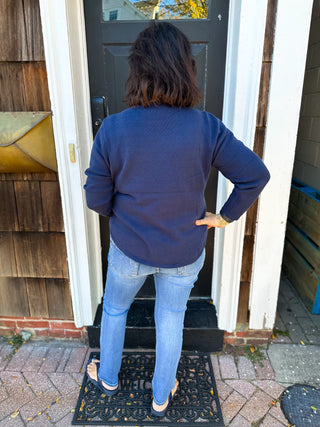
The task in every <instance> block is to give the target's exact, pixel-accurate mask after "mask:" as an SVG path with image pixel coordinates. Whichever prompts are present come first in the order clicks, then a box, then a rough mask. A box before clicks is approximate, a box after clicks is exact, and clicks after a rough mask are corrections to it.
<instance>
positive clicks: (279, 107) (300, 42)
mask: <svg viewBox="0 0 320 427" xmlns="http://www.w3.org/2000/svg"><path fill="white" fill-rule="evenodd" d="M312 4H313V0H280V1H278V9H277V19H276V31H275V40H274V51H273V61H272V72H271V81H270V92H269V105H268V117H267V130H266V139H265V148H264V161H265V163H266V164H267V166H268V168H269V170H270V174H271V180H270V182H269V183H268V185H267V187H266V189H265V190H264V191H263V192H262V195H261V197H260V201H259V207H258V218H259V220H258V224H257V228H256V243H255V255H254V263H253V271H252V282H251V291H250V321H249V327H250V328H251V329H271V328H273V325H274V321H275V315H276V309H277V300H278V290H279V283H280V272H281V264H282V252H283V245H284V237H285V230H286V222H287V213H288V205H289V195H290V189H291V176H292V170H293V163H294V154H295V147H296V140H297V131H298V124H299V112H300V105H301V96H302V88H303V79H304V71H305V63H306V56H307V50H308V39H309V30H310V22H311V13H312Z"/></svg>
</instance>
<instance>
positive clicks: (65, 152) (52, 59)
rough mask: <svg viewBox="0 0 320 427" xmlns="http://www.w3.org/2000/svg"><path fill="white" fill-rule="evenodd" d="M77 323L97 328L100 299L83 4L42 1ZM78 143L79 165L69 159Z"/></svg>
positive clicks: (98, 251)
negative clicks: (88, 182)
mask: <svg viewBox="0 0 320 427" xmlns="http://www.w3.org/2000/svg"><path fill="white" fill-rule="evenodd" d="M40 13H41V23H42V32H43V42H44V50H45V58H46V67H47V76H48V85H49V93H50V100H51V108H52V111H53V117H52V121H53V131H54V138H55V148H56V154H57V163H58V174H59V184H60V190H61V201H62V210H63V220H64V227H65V237H66V246H67V257H68V267H69V279H70V290H71V297H72V308H73V314H74V321H75V324H76V326H77V327H81V326H83V325H92V323H93V320H94V316H95V312H96V308H97V306H98V304H99V303H100V301H101V297H102V292H103V286H102V267H101V247H100V237H99V233H100V230H99V221H98V215H97V214H95V213H94V212H92V211H90V210H89V209H87V208H86V202H85V195H84V190H83V184H84V179H85V176H84V170H85V169H86V167H87V165H88V164H89V156H90V150H91V146H92V129H91V112H90V94H89V77H88V65H87V56H86V39H85V26H84V14H83V5H82V0H74V1H72V2H71V1H68V0H54V1H52V0H40ZM69 144H74V146H75V151H76V162H75V163H72V162H71V160H70V158H69Z"/></svg>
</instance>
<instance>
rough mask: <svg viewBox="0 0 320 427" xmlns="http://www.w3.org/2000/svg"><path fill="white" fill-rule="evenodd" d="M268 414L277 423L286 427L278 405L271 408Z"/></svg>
mask: <svg viewBox="0 0 320 427" xmlns="http://www.w3.org/2000/svg"><path fill="white" fill-rule="evenodd" d="M269 414H270V415H272V416H273V417H274V418H276V419H277V420H278V421H280V422H282V424H284V425H285V426H287V425H288V423H287V420H286V418H285V416H284V414H283V412H282V410H281V408H280V403H278V404H277V405H276V406H273V407H272V408H271V409H270V411H269Z"/></svg>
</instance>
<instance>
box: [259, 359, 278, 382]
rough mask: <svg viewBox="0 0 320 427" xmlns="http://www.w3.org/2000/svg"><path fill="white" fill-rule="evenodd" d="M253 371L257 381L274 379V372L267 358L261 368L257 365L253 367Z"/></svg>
mask: <svg viewBox="0 0 320 427" xmlns="http://www.w3.org/2000/svg"><path fill="white" fill-rule="evenodd" d="M254 370H255V372H256V377H257V379H259V380H274V378H275V375H274V370H273V368H272V366H271V363H270V361H269V359H268V357H267V356H266V359H265V360H263V361H262V366H260V365H259V364H258V363H257V364H255V365H254Z"/></svg>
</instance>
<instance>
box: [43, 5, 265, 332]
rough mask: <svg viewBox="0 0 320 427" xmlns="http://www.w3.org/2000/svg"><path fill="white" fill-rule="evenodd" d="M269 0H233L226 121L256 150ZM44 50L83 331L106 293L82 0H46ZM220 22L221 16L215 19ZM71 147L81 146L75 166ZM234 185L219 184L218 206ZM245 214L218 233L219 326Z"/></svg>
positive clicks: (232, 306) (229, 308)
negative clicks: (87, 188) (92, 169)
mask: <svg viewBox="0 0 320 427" xmlns="http://www.w3.org/2000/svg"><path fill="white" fill-rule="evenodd" d="M266 4H267V0H260V1H259V2H256V1H249V0H230V13H229V29H228V42H227V62H226V64H227V66H226V79H225V99H224V111H223V120H224V121H225V123H226V125H227V126H228V127H229V128H231V129H232V130H233V131H234V133H235V135H236V136H237V137H238V138H240V139H242V140H243V141H246V143H247V145H248V146H249V147H252V146H253V138H254V129H255V123H256V111H257V102H258V93H259V81H260V69H261V59H262V49H263V38H264V27H265V18H266ZM40 11H41V21H42V28H43V39H44V49H45V56H46V66H47V75H48V84H49V92H50V99H51V106H52V111H53V129H54V135H55V145H56V152H57V162H58V172H59V182H60V188H61V198H62V208H63V215H64V224H65V235H66V243H67V253H68V265H69V275H70V288H71V295H72V304H73V312H74V319H75V323H76V325H77V326H79V327H80V326H82V325H90V324H92V322H93V319H94V314H95V310H96V307H97V305H98V304H99V302H100V300H101V296H102V292H103V291H102V290H103V285H102V273H101V271H102V268H101V244H100V236H99V222H98V215H97V214H95V213H94V212H91V211H89V210H88V209H87V208H86V203H85V195H84V191H83V188H82V187H83V184H84V180H85V176H84V170H85V169H86V167H87V165H88V163H89V155H90V150H91V147H92V130H91V114H90V93H89V78H88V64H87V53H86V40H85V23H84V11H83V0H73V1H72V2H71V1H68V0H40ZM217 19H221V17H219V18H218V17H217ZM69 147H71V149H72V148H73V147H75V152H76V162H75V163H72V162H71V160H70V156H69ZM230 190H231V185H230V183H228V182H227V181H226V180H225V179H224V178H223V177H222V176H221V175H220V176H219V179H218V193H217V204H218V206H217V207H218V208H219V207H221V206H222V204H223V203H224V201H225V200H226V196H227V194H229V193H230ZM244 224H245V217H242V218H241V220H239V221H237V222H236V223H234V224H232V225H230V226H228V227H227V228H226V229H225V230H217V232H216V238H215V257H214V269H213V270H214V272H213V286H212V298H213V301H214V303H215V305H216V307H217V310H218V315H219V327H220V328H221V329H226V330H228V331H231V330H233V329H234V328H235V326H236V317H237V307H238V296H239V282H240V268H241V261H242V246H243V237H244Z"/></svg>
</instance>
